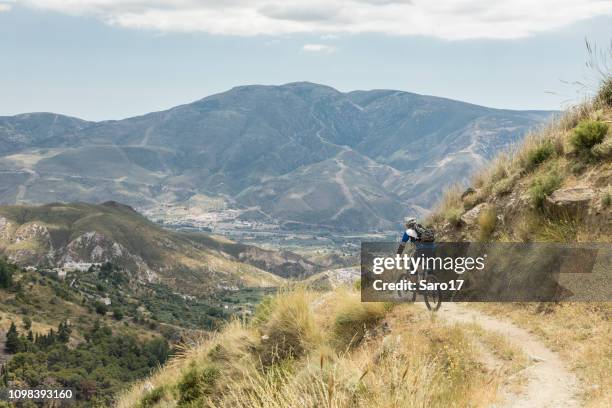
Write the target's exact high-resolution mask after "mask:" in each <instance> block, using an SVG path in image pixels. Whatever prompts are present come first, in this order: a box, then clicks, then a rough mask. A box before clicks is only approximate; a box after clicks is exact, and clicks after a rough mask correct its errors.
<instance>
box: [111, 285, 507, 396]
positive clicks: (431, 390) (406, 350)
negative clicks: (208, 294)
mask: <svg viewBox="0 0 612 408" xmlns="http://www.w3.org/2000/svg"><path fill="white" fill-rule="evenodd" d="M265 307H266V308H267V309H268V310H267V311H265V312H263V313H261V314H260V319H259V323H257V324H254V323H253V324H245V323H242V322H239V321H234V322H232V323H230V324H228V326H227V327H226V328H225V329H223V330H222V331H221V332H219V333H217V334H216V335H214V336H213V337H212V338H210V339H207V340H202V341H201V342H199V343H197V344H196V345H195V346H194V347H191V348H189V349H187V350H185V351H184V353H182V354H181V355H180V356H179V357H177V358H175V359H174V360H173V361H171V362H170V363H169V364H167V365H166V366H164V367H163V368H161V369H160V370H159V371H158V372H157V373H155V374H153V375H152V376H151V377H150V378H149V379H148V380H146V381H144V382H142V383H140V384H137V385H136V386H134V387H132V388H131V389H130V390H129V391H127V392H126V393H125V394H124V395H122V396H121V398H120V400H119V402H118V407H138V406H140V407H165V406H176V404H177V403H179V402H180V403H181V404H182V405H181V404H179V406H193V407H195V406H198V407H219V408H222V407H231V408H241V407H249V408H254V407H260V408H276V407H277V408H281V407H282V408H289V407H338V408H344V407H346V408H349V407H368V408H369V407H372V408H374V407H376V408H378V407H383V408H384V407H389V408H390V407H465V406H473V407H485V406H489V405H490V404H491V403H492V402H493V401H494V400H495V395H496V391H497V386H498V383H499V381H500V379H499V378H498V377H497V376H496V375H493V376H492V377H491V376H490V375H489V373H487V371H486V370H485V369H484V368H483V367H482V365H481V363H479V362H478V360H477V352H476V351H475V350H474V348H473V346H472V343H471V336H470V334H469V332H468V331H465V330H464V329H462V328H461V327H445V326H441V325H440V324H438V323H436V322H435V321H433V320H432V319H430V318H429V316H428V314H427V313H425V312H423V311H422V310H420V309H419V310H416V309H417V308H416V307H415V306H413V305H402V306H398V307H396V308H394V309H390V307H389V306H387V305H384V304H376V303H361V302H360V301H359V294H358V293H357V292H355V291H349V290H339V291H336V292H331V293H325V294H321V293H319V294H316V295H315V294H313V293H310V292H307V291H303V290H298V291H297V292H295V293H290V292H287V293H282V294H280V295H279V296H278V297H276V298H275V299H273V300H272V301H270V302H268V305H267V306H265ZM287 319H293V320H295V323H292V324H289V323H288V322H287V321H286V320H287ZM382 319H384V321H385V323H386V325H389V326H391V327H392V328H393V331H392V332H391V333H388V332H387V331H385V330H384V329H383V328H384V327H386V325H384V324H382ZM277 329H278V330H281V331H283V332H284V335H285V336H291V337H292V339H294V340H295V339H296V338H298V337H300V340H299V341H296V343H295V344H298V347H300V348H301V350H302V351H301V353H300V354H296V353H293V354H291V355H286V357H285V358H284V359H281V358H276V359H274V361H273V362H272V363H271V364H269V365H266V364H264V363H263V359H262V355H266V353H268V350H267V349H266V348H265V347H264V346H263V344H264V343H266V342H272V339H273V331H274V330H277ZM297 333H300V335H299V336H298V335H297ZM274 338H277V339H279V338H280V337H278V336H277V335H276V334H274ZM357 338H360V340H359V341H356V339H357ZM281 344H284V343H282V342H281ZM292 344H294V343H292ZM340 346H342V347H340ZM293 347H295V345H294V346H293ZM278 357H280V356H278Z"/></svg>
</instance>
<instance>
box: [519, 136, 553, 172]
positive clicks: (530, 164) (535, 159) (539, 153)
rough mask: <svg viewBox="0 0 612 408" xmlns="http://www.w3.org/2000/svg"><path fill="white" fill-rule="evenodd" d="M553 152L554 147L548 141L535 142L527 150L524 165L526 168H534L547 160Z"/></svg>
mask: <svg viewBox="0 0 612 408" xmlns="http://www.w3.org/2000/svg"><path fill="white" fill-rule="evenodd" d="M554 152H555V148H554V146H553V144H552V143H551V142H550V141H545V142H541V143H539V144H537V145H536V146H535V147H534V148H533V149H531V150H530V151H529V152H527V158H526V163H525V167H526V168H527V170H533V169H535V168H536V167H538V166H539V165H540V164H542V163H544V162H545V161H546V160H548V159H549V158H550V157H551V156H552V155H553V153H554Z"/></svg>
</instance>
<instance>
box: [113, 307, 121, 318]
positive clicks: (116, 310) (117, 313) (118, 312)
mask: <svg viewBox="0 0 612 408" xmlns="http://www.w3.org/2000/svg"><path fill="white" fill-rule="evenodd" d="M113 318H114V319H115V320H122V319H123V310H121V308H120V307H116V308H114V309H113Z"/></svg>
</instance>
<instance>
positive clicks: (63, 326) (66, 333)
mask: <svg viewBox="0 0 612 408" xmlns="http://www.w3.org/2000/svg"><path fill="white" fill-rule="evenodd" d="M71 333H72V329H71V328H70V325H68V322H61V323H60V324H59V326H58V328H57V339H58V340H59V341H60V342H62V343H68V341H70V334H71Z"/></svg>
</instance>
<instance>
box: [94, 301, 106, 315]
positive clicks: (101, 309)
mask: <svg viewBox="0 0 612 408" xmlns="http://www.w3.org/2000/svg"><path fill="white" fill-rule="evenodd" d="M106 312H108V307H106V305H105V304H104V303H102V302H97V303H96V313H97V314H99V315H102V316H104V315H105V314H106Z"/></svg>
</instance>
